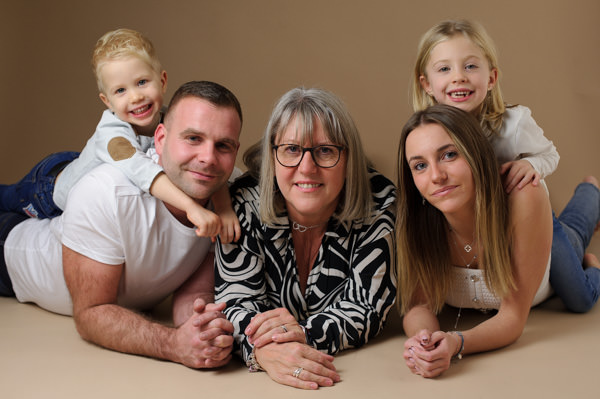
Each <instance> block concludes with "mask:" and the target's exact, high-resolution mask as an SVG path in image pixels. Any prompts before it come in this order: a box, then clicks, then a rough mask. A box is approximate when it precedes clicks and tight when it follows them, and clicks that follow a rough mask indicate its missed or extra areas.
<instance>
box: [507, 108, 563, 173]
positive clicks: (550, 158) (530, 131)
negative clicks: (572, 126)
mask: <svg viewBox="0 0 600 399" xmlns="http://www.w3.org/2000/svg"><path fill="white" fill-rule="evenodd" d="M518 108H519V110H521V112H520V115H519V118H518V121H517V125H516V132H515V142H514V145H515V148H516V149H517V150H518V154H519V155H518V159H525V160H527V161H529V163H531V165H532V166H533V168H534V169H535V170H536V171H537V172H538V173H539V174H540V176H541V178H542V179H543V178H545V177H547V176H549V175H551V174H552V173H553V172H554V171H555V170H556V168H557V167H558V161H559V159H560V156H559V155H558V151H557V150H556V147H555V146H554V144H553V143H552V141H550V140H548V138H546V137H545V136H544V131H543V130H542V129H541V128H540V127H539V126H538V125H537V123H536V122H535V120H534V119H533V117H532V116H531V111H530V110H529V108H527V107H523V106H520V107H518Z"/></svg>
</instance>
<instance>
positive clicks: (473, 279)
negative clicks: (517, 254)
mask: <svg viewBox="0 0 600 399" xmlns="http://www.w3.org/2000/svg"><path fill="white" fill-rule="evenodd" d="M450 232H451V233H454V234H456V232H455V231H454V230H452V228H450ZM456 235H458V234H456ZM452 242H454V246H455V247H456V249H457V250H458V256H459V257H460V259H461V260H462V261H463V263H464V264H465V267H466V268H467V269H469V268H470V267H471V265H472V264H473V262H475V260H476V259H477V254H474V255H473V258H471V260H470V261H469V262H467V261H465V258H463V256H462V253H461V251H460V247H459V246H458V244H457V243H456V240H455V239H454V235H453V236H452ZM473 244H475V237H473ZM463 249H464V250H465V252H466V253H469V252H471V251H472V250H473V247H472V246H471V245H470V244H469V243H467V244H465V246H464V247H463ZM469 280H471V282H472V283H473V291H474V294H475V295H474V296H473V298H472V299H471V300H472V301H473V302H474V303H478V302H479V298H478V297H477V284H476V283H477V281H479V277H478V276H477V275H475V274H472V275H471V276H470V277H469ZM461 312H462V306H461V307H459V308H458V314H457V315H456V321H455V322H454V329H455V330H456V328H457V326H458V320H459V319H460V315H461Z"/></svg>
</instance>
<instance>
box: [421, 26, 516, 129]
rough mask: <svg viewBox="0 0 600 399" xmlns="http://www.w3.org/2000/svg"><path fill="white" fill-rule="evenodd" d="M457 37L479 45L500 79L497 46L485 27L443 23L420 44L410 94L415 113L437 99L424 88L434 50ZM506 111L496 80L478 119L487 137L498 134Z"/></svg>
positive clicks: (435, 27)
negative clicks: (442, 43)
mask: <svg viewBox="0 0 600 399" xmlns="http://www.w3.org/2000/svg"><path fill="white" fill-rule="evenodd" d="M457 35H464V36H465V37H467V38H468V39H470V40H471V41H472V42H473V43H474V44H475V45H476V46H478V47H479V48H480V49H481V51H482V52H483V54H484V55H485V57H486V59H487V61H488V63H489V64H490V68H495V69H496V70H497V71H498V77H499V76H500V68H499V67H498V56H497V53H496V47H495V46H494V42H493V41H492V39H491V38H490V36H489V35H488V34H487V32H486V31H485V29H484V28H483V27H482V26H481V25H479V24H478V23H475V22H470V21H466V20H458V21H454V20H448V21H443V22H440V23H438V24H437V25H435V26H433V27H432V28H431V29H429V30H428V31H427V32H425V34H424V35H423V37H421V41H420V42H419V47H418V49H417V61H416V63H415V69H414V71H413V76H412V82H411V95H410V97H411V101H412V105H413V110H414V111H420V110H423V109H425V108H427V107H429V106H431V105H433V104H435V99H434V98H433V97H432V96H430V95H428V94H427V92H426V91H425V89H423V87H422V86H421V76H425V78H427V74H426V67H427V63H428V62H429V57H430V55H431V52H432V51H433V48H434V47H435V46H437V45H438V44H439V43H441V42H444V41H446V40H449V39H451V38H453V37H455V36H457ZM505 110H506V106H505V104H504V100H503V98H502V91H501V90H500V83H499V82H498V81H496V84H495V85H494V87H493V88H492V89H491V90H490V91H488V93H487V95H486V97H485V99H484V101H483V104H482V106H481V110H480V113H479V116H478V119H479V122H480V124H481V127H482V129H483V131H484V132H485V134H486V136H490V135H494V134H498V131H499V130H500V127H501V126H502V115H503V114H504V111H505Z"/></svg>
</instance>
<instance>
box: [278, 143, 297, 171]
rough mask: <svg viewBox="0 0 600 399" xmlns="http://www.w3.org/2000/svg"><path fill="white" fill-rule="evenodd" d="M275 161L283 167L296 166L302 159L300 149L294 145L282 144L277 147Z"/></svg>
mask: <svg viewBox="0 0 600 399" xmlns="http://www.w3.org/2000/svg"><path fill="white" fill-rule="evenodd" d="M276 154H277V160H278V161H279V163H281V164H282V165H283V166H290V167H291V166H296V165H297V164H299V163H300V158H302V147H300V146H299V145H295V144H283V145H280V146H279V147H277V152H276Z"/></svg>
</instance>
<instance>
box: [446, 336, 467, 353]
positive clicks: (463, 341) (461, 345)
mask: <svg viewBox="0 0 600 399" xmlns="http://www.w3.org/2000/svg"><path fill="white" fill-rule="evenodd" d="M448 333H449V334H456V335H458V336H459V337H460V349H459V350H458V353H457V354H456V355H454V356H452V357H453V358H457V359H458V360H461V359H462V358H463V351H464V350H465V337H464V336H463V334H462V333H461V332H460V331H448Z"/></svg>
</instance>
